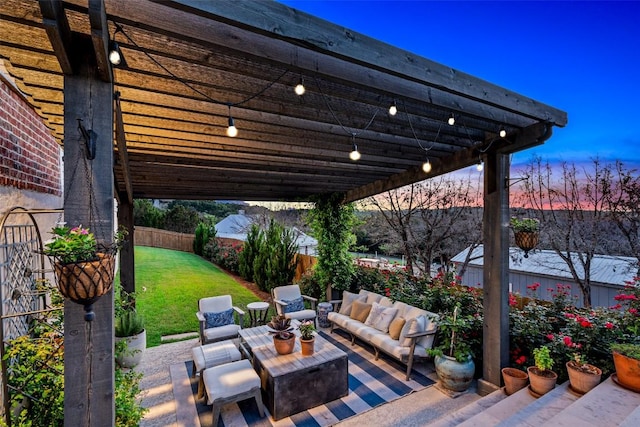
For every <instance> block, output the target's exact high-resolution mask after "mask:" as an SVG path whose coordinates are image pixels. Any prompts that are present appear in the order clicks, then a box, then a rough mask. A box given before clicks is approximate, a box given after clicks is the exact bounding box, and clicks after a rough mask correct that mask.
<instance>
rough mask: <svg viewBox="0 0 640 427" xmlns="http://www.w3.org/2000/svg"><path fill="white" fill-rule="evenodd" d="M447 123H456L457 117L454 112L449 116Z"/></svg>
mask: <svg viewBox="0 0 640 427" xmlns="http://www.w3.org/2000/svg"><path fill="white" fill-rule="evenodd" d="M441 117H442V116H441ZM447 123H449V126H453V125H455V124H456V118H455V117H454V116H453V113H451V115H450V116H449V120H447Z"/></svg>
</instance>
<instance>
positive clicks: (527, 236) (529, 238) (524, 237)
mask: <svg viewBox="0 0 640 427" xmlns="http://www.w3.org/2000/svg"><path fill="white" fill-rule="evenodd" d="M513 235H514V237H515V240H516V246H518V247H519V248H520V249H522V250H523V251H524V257H525V258H528V257H529V251H530V250H532V249H533V248H535V247H536V246H538V241H539V236H540V234H539V233H538V232H529V231H516V232H514V233H513Z"/></svg>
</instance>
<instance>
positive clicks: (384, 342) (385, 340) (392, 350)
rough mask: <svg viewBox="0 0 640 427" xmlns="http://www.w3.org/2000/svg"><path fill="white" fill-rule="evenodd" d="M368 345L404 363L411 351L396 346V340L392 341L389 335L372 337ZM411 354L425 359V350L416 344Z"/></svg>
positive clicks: (407, 348) (408, 348)
mask: <svg viewBox="0 0 640 427" xmlns="http://www.w3.org/2000/svg"><path fill="white" fill-rule="evenodd" d="M370 343H371V345H373V346H375V347H377V348H379V349H380V350H381V351H383V352H385V353H387V354H389V355H391V356H393V357H394V358H396V359H398V360H402V361H404V362H406V360H407V358H408V356H409V352H410V351H411V348H410V347H402V346H401V345H399V344H398V340H394V339H392V338H391V337H390V336H389V335H387V334H382V333H380V334H378V335H374V336H372V337H371V340H370ZM413 354H415V355H416V356H420V357H425V356H426V355H427V354H426V351H425V348H424V347H422V346H420V345H418V344H416V348H415V349H414V350H413Z"/></svg>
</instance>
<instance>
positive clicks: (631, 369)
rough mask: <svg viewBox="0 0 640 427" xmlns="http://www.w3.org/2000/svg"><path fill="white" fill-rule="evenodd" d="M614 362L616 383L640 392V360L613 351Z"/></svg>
mask: <svg viewBox="0 0 640 427" xmlns="http://www.w3.org/2000/svg"><path fill="white" fill-rule="evenodd" d="M613 364H614V365H615V367H616V377H617V378H614V379H615V380H616V383H618V384H620V385H621V386H622V387H625V388H628V389H629V390H632V391H635V392H637V393H640V360H638V359H632V358H631V357H627V356H625V355H623V354H620V353H618V352H615V351H614V352H613Z"/></svg>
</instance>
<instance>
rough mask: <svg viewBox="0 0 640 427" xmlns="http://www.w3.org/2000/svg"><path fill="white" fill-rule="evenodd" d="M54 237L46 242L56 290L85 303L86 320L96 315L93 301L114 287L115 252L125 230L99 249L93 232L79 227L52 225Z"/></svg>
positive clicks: (45, 251)
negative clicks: (107, 245)
mask: <svg viewBox="0 0 640 427" xmlns="http://www.w3.org/2000/svg"><path fill="white" fill-rule="evenodd" d="M52 232H53V235H54V238H53V240H52V241H51V242H49V243H47V244H46V245H45V249H44V251H43V252H44V254H45V255H47V256H49V259H50V260H51V264H52V265H53V271H54V273H55V278H56V284H57V286H58V290H59V291H60V293H61V294H62V296H64V297H65V298H68V299H70V300H71V301H73V302H75V303H78V304H81V305H83V306H84V310H85V312H86V313H85V316H84V319H85V320H86V321H92V320H93V319H94V317H95V314H94V312H93V303H94V302H95V301H96V300H97V299H98V298H100V297H101V296H102V295H104V294H106V293H107V292H109V291H110V290H111V289H112V287H113V278H114V275H115V264H116V262H115V254H116V253H117V251H118V248H119V247H120V246H121V245H122V243H123V239H124V237H125V235H126V231H125V230H124V229H121V230H119V231H118V233H116V236H115V237H114V244H113V245H112V246H111V247H109V248H105V249H104V250H102V251H100V252H98V245H97V242H96V239H95V236H94V235H93V233H91V232H89V230H88V229H86V228H82V226H78V227H74V228H68V227H55V228H54V229H53V231H52Z"/></svg>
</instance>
